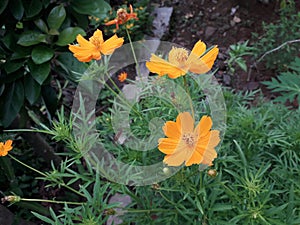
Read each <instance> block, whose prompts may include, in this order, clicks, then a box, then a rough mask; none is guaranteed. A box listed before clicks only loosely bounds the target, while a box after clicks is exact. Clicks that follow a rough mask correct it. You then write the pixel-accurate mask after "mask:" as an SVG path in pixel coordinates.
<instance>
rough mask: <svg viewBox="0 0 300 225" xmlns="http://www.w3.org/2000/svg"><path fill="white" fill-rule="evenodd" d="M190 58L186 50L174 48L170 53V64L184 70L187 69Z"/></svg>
mask: <svg viewBox="0 0 300 225" xmlns="http://www.w3.org/2000/svg"><path fill="white" fill-rule="evenodd" d="M188 57H189V55H188V51H187V50H186V49H184V48H176V47H172V50H171V51H170V52H169V62H170V63H172V64H174V65H176V66H178V67H180V68H182V69H185V67H186V61H187V59H188Z"/></svg>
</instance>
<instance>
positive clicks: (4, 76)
mask: <svg viewBox="0 0 300 225" xmlns="http://www.w3.org/2000/svg"><path fill="white" fill-rule="evenodd" d="M23 76H24V69H23V68H21V69H19V70H17V71H15V72H13V73H9V74H8V73H5V72H4V70H3V72H2V71H1V74H0V83H11V82H13V81H15V80H17V79H19V78H20V77H23Z"/></svg>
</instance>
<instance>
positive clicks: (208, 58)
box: [190, 46, 219, 74]
mask: <svg viewBox="0 0 300 225" xmlns="http://www.w3.org/2000/svg"><path fill="white" fill-rule="evenodd" d="M218 54H219V49H218V47H217V46H214V47H213V48H212V49H210V50H209V51H208V52H207V53H206V54H205V55H204V56H202V57H201V58H200V59H198V60H196V61H195V60H194V61H192V62H191V66H190V71H192V72H193V73H198V74H203V73H207V72H208V71H209V70H211V68H212V66H213V64H214V62H215V60H216V58H217V56H218Z"/></svg>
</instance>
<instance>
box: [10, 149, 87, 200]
mask: <svg viewBox="0 0 300 225" xmlns="http://www.w3.org/2000/svg"><path fill="white" fill-rule="evenodd" d="M8 156H9V157H10V158H12V159H13V160H15V161H16V162H17V163H20V164H21V165H22V166H25V167H26V168H28V169H30V170H32V171H34V172H36V173H38V174H40V175H42V176H43V177H46V178H47V177H48V176H47V174H45V173H43V172H41V171H39V170H37V169H35V168H33V167H31V166H29V165H27V164H26V163H23V162H21V161H20V160H18V159H16V158H15V157H13V156H12V155H10V154H8ZM52 181H54V182H56V183H57V184H58V185H61V186H63V187H65V188H67V189H69V190H70V191H72V192H74V193H76V194H78V195H80V196H82V197H84V198H85V195H84V194H82V193H80V192H79V191H76V190H75V189H73V188H71V187H69V186H68V185H66V184H64V183H61V182H59V181H57V180H52Z"/></svg>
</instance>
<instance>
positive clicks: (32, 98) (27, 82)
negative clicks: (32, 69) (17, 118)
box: [24, 74, 41, 105]
mask: <svg viewBox="0 0 300 225" xmlns="http://www.w3.org/2000/svg"><path fill="white" fill-rule="evenodd" d="M24 89H25V97H26V99H27V100H28V101H29V103H30V104H31V105H33V104H34V103H35V102H36V101H37V100H38V98H39V97H40V94H41V86H40V85H39V84H38V83H37V82H36V81H35V80H34V79H33V78H32V76H31V75H30V74H27V75H26V76H25V79H24Z"/></svg>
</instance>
